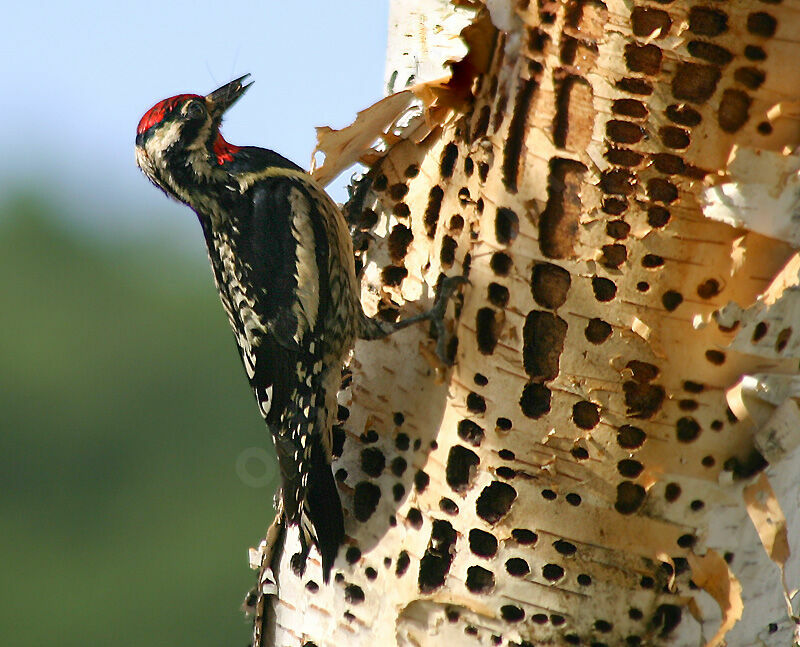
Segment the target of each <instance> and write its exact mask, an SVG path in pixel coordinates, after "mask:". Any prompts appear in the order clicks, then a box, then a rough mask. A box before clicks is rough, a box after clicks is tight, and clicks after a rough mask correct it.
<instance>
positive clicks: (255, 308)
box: [136, 75, 461, 582]
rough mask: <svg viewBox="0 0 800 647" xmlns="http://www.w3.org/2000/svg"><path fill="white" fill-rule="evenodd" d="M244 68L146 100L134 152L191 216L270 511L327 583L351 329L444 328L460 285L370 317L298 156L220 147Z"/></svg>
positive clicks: (350, 261)
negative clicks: (313, 553) (231, 343)
mask: <svg viewBox="0 0 800 647" xmlns="http://www.w3.org/2000/svg"><path fill="white" fill-rule="evenodd" d="M248 76H249V75H245V76H243V77H241V78H238V79H236V80H234V81H232V82H230V83H228V84H226V85H223V86H222V87H221V88H219V89H217V90H215V91H214V92H212V93H211V94H208V95H206V96H201V95H198V94H179V95H177V96H174V97H170V98H169V99H165V100H163V101H160V102H158V103H157V104H155V105H154V106H153V107H152V108H151V109H150V110H148V111H147V112H146V113H145V115H144V116H143V117H142V119H141V121H140V122H139V126H138V128H137V131H136V161H137V164H138V165H139V167H140V168H141V169H142V171H143V172H144V173H145V175H146V176H147V177H148V178H149V179H150V180H151V181H152V182H153V184H155V185H156V186H157V187H158V188H160V189H161V190H162V191H164V193H166V194H167V195H168V196H170V197H172V198H174V199H176V200H178V201H180V202H182V203H184V204H186V205H188V206H189V207H191V209H192V210H194V212H195V213H196V214H197V217H198V220H199V221H200V225H201V227H202V230H203V234H204V236H205V242H206V247H207V251H208V257H209V260H210V262H211V267H212V271H213V275H214V280H215V282H216V286H217V290H218V292H219V296H220V299H221V301H222V305H223V307H224V309H225V312H226V313H227V315H228V319H229V321H230V324H231V327H232V329H233V333H234V336H235V339H236V344H237V346H238V349H239V353H240V356H241V359H242V363H243V365H244V369H245V371H246V373H247V377H248V380H249V382H250V386H251V388H252V390H253V392H254V393H255V396H256V400H257V403H258V407H259V410H260V412H261V415H262V416H263V417H264V420H265V421H266V424H267V427H268V429H269V431H270V433H271V435H272V438H273V441H274V443H275V449H276V454H277V458H278V466H279V470H280V475H281V490H280V493H279V495H278V496H277V497H276V501H277V508H278V515H279V517H281V518H282V522H283V523H284V524H286V525H298V526H299V527H300V541H301V546H302V552H301V554H300V558H301V564H303V565H304V564H305V561H306V558H307V556H308V553H309V549H310V547H311V546H312V545H315V546H317V549H318V550H319V553H320V556H321V558H322V569H323V578H324V580H325V582H327V581H328V580H329V577H330V571H331V568H332V566H333V562H334V560H335V558H336V554H337V552H338V549H339V546H340V545H341V543H342V540H343V538H344V520H343V514H342V506H341V501H340V499H339V493H338V491H337V489H336V483H335V481H334V478H333V474H332V471H331V467H330V461H331V429H332V427H333V424H334V422H335V417H336V412H337V409H338V407H337V403H336V394H337V391H338V388H339V385H340V379H341V369H342V366H343V363H344V362H345V360H346V357H347V355H348V353H349V352H350V351H351V350H352V348H353V345H354V343H355V340H356V339H357V338H361V339H378V338H381V337H385V336H386V335H389V334H391V333H392V332H394V331H395V330H399V329H400V328H405V327H406V326H408V325H411V324H413V323H416V322H418V321H421V320H430V321H432V322H434V323H435V324H438V326H439V327H440V328H441V318H442V316H443V314H444V308H445V307H446V302H447V299H449V297H450V295H451V294H452V293H453V291H454V290H455V288H457V287H458V285H460V282H461V281H460V280H456V281H454V282H453V281H451V282H450V283H448V284H447V286H446V287H445V289H444V290H441V291H440V294H439V295H437V301H436V305H435V306H434V308H432V309H431V310H430V311H428V312H426V313H422V314H421V315H417V316H414V317H410V318H408V319H405V320H402V321H399V322H397V323H393V324H392V323H387V322H384V321H379V320H377V319H372V318H369V317H367V316H366V314H365V313H364V311H363V309H362V306H361V302H360V300H359V286H358V282H357V280H356V273H355V267H354V255H353V246H352V241H351V239H350V235H349V230H348V226H347V224H346V221H345V218H344V216H343V215H342V212H341V211H340V210H339V208H338V207H337V205H336V204H335V203H334V202H333V200H332V199H331V198H330V197H329V196H328V195H327V194H326V193H325V191H324V190H323V189H322V187H320V186H319V185H318V184H317V183H316V182H315V181H314V180H313V179H312V178H311V176H310V175H309V174H308V173H306V172H305V171H304V170H303V169H302V168H300V167H299V166H298V165H296V164H294V163H293V162H290V161H289V160H287V159H286V158H284V157H282V156H281V155H279V154H278V153H275V152H274V151H271V150H267V149H264V148H257V147H254V146H234V145H233V144H229V143H228V142H227V141H225V139H224V138H223V137H222V134H221V133H220V125H221V122H222V116H223V114H224V113H225V112H226V111H227V110H228V109H229V108H230V107H231V106H232V105H233V104H234V103H235V102H236V101H237V100H238V99H239V98H240V97H241V96H242V95H243V94H244V93H245V91H246V90H247V88H249V87H250V85H252V83H248V84H245V83H244V81H245V79H247V77H248ZM457 278H458V279H460V277H457ZM442 339H444V335H443V334H441V335H440V341H441V340H442Z"/></svg>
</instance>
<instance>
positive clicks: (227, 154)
mask: <svg viewBox="0 0 800 647" xmlns="http://www.w3.org/2000/svg"><path fill="white" fill-rule="evenodd" d="M238 150H239V146H234V145H233V144H229V143H228V142H226V141H225V140H224V139H223V138H222V134H221V133H217V138H216V139H215V140H214V155H215V156H216V158H217V164H224V163H225V162H231V161H233V155H234V153H235V152H236V151H238Z"/></svg>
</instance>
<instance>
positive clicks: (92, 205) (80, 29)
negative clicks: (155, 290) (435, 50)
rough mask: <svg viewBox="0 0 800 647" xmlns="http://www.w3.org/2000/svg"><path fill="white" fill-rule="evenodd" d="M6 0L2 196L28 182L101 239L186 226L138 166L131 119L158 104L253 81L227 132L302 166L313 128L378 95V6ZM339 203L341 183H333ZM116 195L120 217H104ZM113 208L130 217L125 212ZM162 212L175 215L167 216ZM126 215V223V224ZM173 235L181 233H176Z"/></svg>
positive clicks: (188, 219)
mask: <svg viewBox="0 0 800 647" xmlns="http://www.w3.org/2000/svg"><path fill="white" fill-rule="evenodd" d="M222 7H223V4H222V3H220V2H208V1H204V2H188V1H173V2H154V1H152V0H140V1H139V2H136V3H98V2H86V1H82V2H81V1H78V2H69V3H56V2H36V1H27V2H13V3H7V4H6V6H5V7H4V12H3V13H4V23H5V29H4V34H3V36H4V37H3V39H2V40H0V60H2V61H3V65H2V68H0V69H2V82H3V84H4V89H3V91H2V92H1V93H0V142H2V149H3V151H4V154H3V155H1V156H0V195H5V194H6V193H7V192H8V191H9V189H13V187H15V186H18V185H20V184H24V183H25V182H26V181H29V183H33V182H35V183H36V184H37V185H39V184H43V185H46V186H47V187H48V192H49V193H50V194H55V195H56V197H57V198H59V197H63V198H65V199H66V200H67V202H68V203H74V204H78V205H83V206H84V209H83V213H84V214H85V215H84V216H83V217H82V218H81V220H83V224H84V225H88V227H90V228H91V229H93V230H96V231H98V232H101V233H105V234H110V235H119V234H120V233H122V232H126V231H127V232H137V231H138V232H141V231H146V230H147V229H149V228H150V227H152V226H154V225H155V226H157V227H161V226H163V222H160V221H161V220H162V219H163V218H164V217H165V216H166V217H167V218H171V217H172V215H174V217H175V219H176V224H174V225H173V224H171V225H170V226H169V227H168V228H169V229H170V230H172V231H173V232H177V231H185V227H195V223H194V222H193V217H192V216H191V214H190V213H189V212H188V210H187V209H186V208H185V207H182V206H180V205H177V204H175V205H171V204H170V203H169V202H168V201H167V199H166V198H165V197H164V196H163V195H160V194H159V193H158V192H157V191H155V190H154V189H153V187H151V186H150V185H149V183H147V182H146V180H144V178H143V176H141V174H140V173H139V171H138V169H137V168H136V166H135V163H134V158H133V140H134V135H135V130H136V124H137V123H138V121H139V118H140V117H141V116H142V114H143V113H144V112H145V111H146V110H147V109H148V108H149V107H150V106H151V105H153V104H154V103H155V102H156V101H158V100H160V99H163V98H165V97H167V96H171V95H173V94H179V93H182V92H197V93H201V94H205V93H207V92H209V91H211V90H213V89H214V88H216V87H217V86H218V85H222V84H223V83H225V82H227V81H229V80H231V79H233V78H235V77H237V76H240V75H241V74H244V73H246V72H249V73H251V74H252V78H253V80H254V81H255V85H253V87H252V88H251V89H250V91H249V92H248V93H247V96H246V97H245V98H244V99H243V100H242V101H241V102H239V103H238V104H237V105H236V107H235V108H234V109H233V110H232V111H231V113H230V115H229V116H228V119H227V121H226V124H225V126H224V128H223V132H224V134H225V137H226V139H228V140H229V141H230V142H232V143H234V144H246V145H258V146H264V147H266V148H273V149H275V150H277V151H279V152H281V153H282V154H284V155H286V156H287V157H289V158H291V159H293V160H294V161H295V162H297V163H298V164H300V165H301V166H303V167H306V168H307V167H308V164H309V160H310V156H311V151H312V150H313V148H314V143H315V132H314V126H319V125H331V126H333V127H342V126H344V125H347V124H348V123H350V121H351V120H352V119H353V117H354V116H355V113H356V112H357V111H358V110H360V109H362V108H364V107H366V106H368V105H370V104H371V103H372V102H374V101H375V100H377V99H379V98H380V97H381V96H382V90H383V70H384V53H385V48H386V30H387V22H388V2H384V1H380V0H347V1H346V2H336V3H332V2H329V1H327V2H326V1H322V0H310V1H307V2H304V3H292V2H282V1H278V0H267V1H264V2H235V3H230V5H229V8H225V9H222ZM329 190H330V191H331V193H332V195H333V196H334V197H335V198H336V199H338V200H342V199H343V197H344V196H345V191H344V188H343V184H342V183H341V182H339V183H338V185H332V186H331V187H329ZM119 201H124V203H125V204H127V205H131V206H132V207H133V208H128V209H127V211H128V212H129V213H130V222H128V221H125V222H119V221H117V222H109V221H108V218H107V217H104V216H105V214H106V213H107V212H108V211H110V210H111V209H110V207H111V206H112V205H114V206H115V205H116V204H117V203H118V202H119ZM122 211H123V212H124V211H126V210H125V209H122ZM170 214H172V215H170ZM127 217H128V216H125V218H127ZM173 227H177V229H174V228H173Z"/></svg>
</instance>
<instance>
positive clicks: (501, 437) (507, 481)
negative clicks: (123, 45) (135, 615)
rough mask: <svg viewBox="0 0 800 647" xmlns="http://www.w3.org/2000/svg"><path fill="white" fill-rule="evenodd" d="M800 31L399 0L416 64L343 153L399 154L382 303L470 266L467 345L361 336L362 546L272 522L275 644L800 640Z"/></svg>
mask: <svg viewBox="0 0 800 647" xmlns="http://www.w3.org/2000/svg"><path fill="white" fill-rule="evenodd" d="M798 33H800V2H798V1H797V0H783V2H781V1H780V0H770V1H767V0H763V1H760V2H757V1H755V0H752V1H750V0H747V1H746V0H739V1H737V2H722V1H714V0H707V1H705V2H703V1H702V0H698V1H697V2H688V1H684V0H674V1H672V0H653V1H651V2H640V1H638V0H637V1H636V2H631V1H628V2H624V1H622V0H608V1H607V2H605V3H603V2H600V1H599V0H562V1H560V2H556V1H550V0H538V2H534V1H530V2H529V1H526V0H516V1H515V0H486V4H485V5H484V4H481V3H479V2H477V1H472V2H468V1H466V0H464V1H460V2H458V1H456V2H453V3H452V4H451V3H449V2H446V1H445V0H425V1H424V2H419V1H414V2H412V1H411V0H394V1H393V3H392V15H391V26H390V47H389V49H390V51H389V70H388V73H387V86H388V90H389V91H398V90H403V88H405V87H407V86H413V88H412V91H413V93H410V92H407V91H406V92H402V93H401V94H397V95H393V96H392V97H389V98H387V99H385V100H384V101H383V102H381V103H379V104H377V106H375V107H374V108H372V109H370V110H368V111H365V112H364V113H361V114H360V116H359V120H358V121H357V122H356V124H355V125H354V126H353V127H352V128H351V129H348V130H347V131H346V132H339V133H335V132H333V131H329V130H323V131H321V133H320V143H321V148H322V150H323V151H324V152H325V153H326V155H327V158H326V162H325V164H324V165H323V166H322V167H321V169H317V173H318V176H319V177H320V179H321V180H322V181H324V179H325V178H326V177H327V176H329V175H330V173H331V172H332V170H331V167H332V166H335V163H336V160H337V159H338V160H339V161H340V162H341V163H342V164H344V163H346V162H350V161H352V160H354V159H356V158H360V159H362V160H363V161H366V162H367V163H368V164H369V166H370V171H369V174H368V177H369V182H367V183H363V184H362V185H361V186H360V192H359V193H358V195H356V196H355V198H354V200H353V201H351V202H352V204H351V205H350V214H351V216H352V218H353V221H354V224H355V225H356V228H357V229H360V230H362V235H361V236H360V237H359V240H360V241H361V242H362V243H363V244H362V245H361V251H362V254H361V260H362V262H363V264H364V274H363V276H364V279H363V300H364V302H365V304H367V305H369V306H370V307H371V308H372V309H373V311H376V312H378V313H379V314H380V315H381V316H389V317H392V316H395V315H397V313H398V312H400V311H402V312H403V313H404V314H409V313H413V312H415V311H419V310H420V309H421V308H422V307H425V306H427V305H429V304H430V301H431V295H432V293H433V286H435V284H436V282H437V280H438V279H439V277H440V275H441V274H447V275H457V274H460V275H463V276H466V277H468V278H469V280H470V284H469V285H468V286H467V287H466V289H465V290H464V293H463V295H462V298H461V300H460V301H458V302H457V303H456V304H455V307H454V308H451V311H450V315H449V321H450V323H451V326H452V331H453V333H454V335H455V337H456V338H457V341H458V344H457V349H456V348H455V347H454V346H451V349H450V350H451V351H453V352H454V356H455V365H454V367H453V368H452V369H446V367H442V366H440V365H437V362H436V361H435V355H434V353H433V352H432V348H433V344H434V342H433V340H431V339H429V336H428V333H429V331H428V330H423V329H415V330H407V331H404V332H402V333H399V334H397V335H395V336H392V337H391V338H389V339H387V340H385V341H382V342H371V343H359V344H358V346H357V347H356V350H355V353H354V357H353V360H352V363H351V367H350V368H351V371H352V379H351V380H350V379H348V380H346V386H345V388H344V390H343V391H342V393H341V394H340V402H341V404H342V406H341V407H340V414H341V418H342V425H341V430H340V432H339V433H338V435H337V438H338V442H337V443H336V444H337V447H336V451H337V453H338V454H339V456H340V457H339V458H338V459H337V460H336V461H335V464H334V471H335V473H336V476H337V481H338V483H339V488H340V492H341V495H342V500H343V504H344V507H345V515H346V532H347V544H346V545H345V546H344V547H343V548H342V550H341V552H340V554H339V558H338V560H337V562H336V567H335V569H334V573H335V578H334V579H333V580H332V582H331V584H330V585H329V586H325V585H324V584H323V583H322V579H321V572H320V566H319V563H318V558H317V561H314V555H315V553H314V552H313V551H312V559H311V560H310V562H309V566H308V568H307V570H306V572H305V573H304V574H303V575H302V576H300V575H298V574H297V573H295V572H293V571H292V569H291V567H290V557H291V555H292V554H293V553H295V552H297V550H298V540H297V533H296V531H295V530H290V532H289V533H288V535H287V537H286V540H285V543H284V544H283V545H282V546H278V547H277V554H276V560H275V562H274V563H275V564H276V567H275V571H274V573H272V572H270V571H268V570H266V567H267V566H268V565H267V564H266V563H263V564H262V563H261V559H262V557H263V555H264V553H265V544H262V546H261V549H260V550H258V551H255V552H254V561H255V566H256V567H258V566H259V565H261V574H260V582H261V583H262V585H261V588H260V593H258V594H257V595H256V596H254V597H253V599H252V600H251V602H252V603H253V605H254V607H255V610H256V615H257V618H256V625H257V627H258V629H257V633H258V634H259V635H258V637H257V641H258V642H259V643H260V644H263V645H279V646H281V647H283V646H289V645H291V646H294V645H312V644H313V645H318V646H320V647H322V646H323V645H336V646H339V647H340V646H341V645H349V646H352V647H355V645H372V646H374V645H381V646H384V645H388V646H394V645H398V646H411V645H415V646H420V645H444V644H450V645H526V646H530V645H593V646H595V647H600V646H604V645H605V646H626V647H636V646H637V645H686V646H689V645H692V646H696V645H703V644H709V645H722V644H728V645H736V646H749V645H753V646H755V645H791V644H792V643H793V641H795V640H797V635H798V634H797V617H796V613H797V612H796V610H795V611H793V610H792V607H791V595H792V590H793V589H794V588H796V587H797V586H798V583H800V561H798V559H797V557H796V556H795V555H790V550H789V547H790V544H791V545H793V547H795V548H796V546H797V544H798V537H800V513H799V512H798V511H799V510H800V506H798V492H800V449H798V448H797V446H798V445H799V444H800V410H798V388H797V385H798V382H797V378H796V376H797V373H798V357H800V342H798V334H799V333H800V319H798V318H797V316H798V312H800V307H799V306H798V283H799V282H800V280H799V279H798V269H799V268H800V259H798V256H797V255H796V253H795V251H794V250H795V249H796V248H797V247H798V246H800V245H798V242H799V241H800V230H798V227H797V226H796V223H795V221H794V219H793V216H794V213H795V212H796V209H797V207H798V199H797V195H798V186H800V185H799V184H798V169H800V157H798V156H797V155H796V154H795V152H794V149H795V147H796V145H797V142H798V141H799V136H800V132H799V130H800V128H799V127H798V115H800V103H797V102H798V100H800V65H798V64H797V61H798V60H800V45H798V42H797V38H798V36H797V34H798ZM415 96H416V97H418V98H419V99H421V101H422V102H423V108H422V111H421V113H418V114H415V113H414V112H413V110H412V111H411V112H409V111H408V110H407V106H408V105H409V100H410V99H412V98H413V97H415ZM401 114H402V116H400V117H398V115H401ZM376 138H377V139H379V140H380V141H381V142H382V144H383V146H382V147H378V148H375V147H374V146H372V145H373V143H374V141H375V140H376ZM326 168H327V175H326V172H325V171H323V169H326ZM362 201H363V202H362ZM363 232H369V234H370V235H367V236H365V235H363ZM794 328H798V330H794ZM273 579H274V583H275V586H272V584H271V581H272V580H273ZM796 607H797V605H796V603H795V609H796ZM725 641H727V643H726V642H725Z"/></svg>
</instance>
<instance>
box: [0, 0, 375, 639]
mask: <svg viewBox="0 0 800 647" xmlns="http://www.w3.org/2000/svg"><path fill="white" fill-rule="evenodd" d="M387 4H388V3H386V2H376V1H375V0H349V1H348V2H342V3H329V2H323V1H322V0H312V1H311V2H305V3H297V4H295V3H286V2H278V1H277V0H272V1H267V2H260V3H259V2H237V3H232V4H231V5H230V6H231V7H232V8H231V9H226V10H222V11H221V10H220V7H221V6H222V5H221V4H220V3H218V2H210V1H206V2H185V1H184V2H179V1H176V2H170V3H164V2H158V3H157V2H152V1H146V0H140V1H139V2H137V3H135V4H134V3H130V4H129V5H128V6H123V3H119V4H117V3H110V4H107V5H101V4H98V3H94V2H80V1H76V2H72V3H40V2H36V1H29V2H25V3H10V4H7V5H6V6H5V7H4V22H5V25H6V27H5V29H4V37H3V39H2V41H0V60H2V61H3V62H2V63H1V64H0V65H1V66H2V82H3V85H4V88H3V91H2V93H0V150H2V152H3V154H2V155H0V557H1V558H2V563H3V568H2V575H0V636H2V640H0V642H2V644H3V645H9V646H14V647H22V646H34V645H35V646H37V647H39V646H41V645H43V644H50V643H52V644H58V645H59V646H61V647H71V646H73V645H74V646H78V645H80V646H85V645H87V644H101V645H104V644H112V643H113V644H114V645H115V646H116V647H123V646H128V645H131V646H133V645H136V646H141V645H189V644H191V645H194V646H202V645H214V646H218V645H223V644H224V645H242V646H244V645H246V644H247V641H248V636H249V626H248V624H247V623H246V621H245V620H244V617H243V615H242V612H241V611H240V606H241V602H242V600H243V599H244V595H245V593H246V591H247V590H248V589H249V588H250V587H251V586H252V584H253V582H254V577H255V576H254V574H253V572H251V571H250V570H249V569H248V566H247V549H248V547H249V546H253V545H256V544H257V543H258V541H259V539H260V537H261V536H262V535H263V533H264V531H265V529H266V527H267V525H268V523H269V522H270V521H271V519H272V514H273V512H272V507H271V500H272V494H273V492H274V489H275V485H276V482H277V481H276V476H275V474H274V466H273V463H272V443H271V441H269V439H268V437H267V432H266V430H265V428H264V427H263V424H262V422H261V419H260V416H259V415H258V413H257V407H256V405H255V403H254V401H253V400H252V397H251V395H250V392H249V389H248V386H247V383H246V380H245V377H244V373H243V370H242V368H241V365H240V363H239V359H238V357H237V353H236V350H235V346H234V342H233V338H232V335H231V332H230V331H229V329H228V323H227V320H226V318H225V316H224V314H223V312H222V308H221V306H220V304H219V302H218V298H217V295H216V292H215V289H214V286H213V283H212V279H211V273H210V269H209V268H208V267H207V260H206V256H205V250H204V247H203V240H202V236H201V233H200V228H199V226H198V224H197V222H196V220H195V217H194V215H193V214H192V213H191V211H189V210H188V209H187V208H186V207H183V206H181V205H178V204H176V203H172V202H170V201H169V200H168V199H167V198H166V197H165V196H164V195H162V194H161V193H160V192H158V191H157V190H156V189H154V188H153V187H152V186H151V185H150V184H149V183H148V182H147V181H146V180H145V179H144V177H143V176H142V175H141V174H140V172H139V171H138V169H137V168H136V166H135V163H134V158H133V140H134V136H135V129H136V124H137V123H138V121H139V119H140V117H141V116H142V114H143V113H144V112H145V111H146V110H147V109H149V108H150V107H151V106H152V105H153V104H154V103H155V102H156V101H158V100H160V99H163V98H165V97H167V96H171V95H174V94H178V93H183V92H195V93H201V94H205V93H207V92H209V91H211V90H213V89H215V88H216V87H217V86H219V85H222V84H223V83H225V82H227V81H229V80H231V79H233V78H235V77H237V76H239V75H241V74H244V73H245V72H249V73H251V74H252V75H253V80H254V81H255V85H254V86H253V87H252V88H251V90H250V91H249V92H248V94H247V96H246V98H245V99H244V100H243V101H241V102H239V103H238V104H237V106H236V108H235V109H234V110H232V111H231V113H230V114H229V115H228V120H227V122H226V124H225V127H224V133H225V137H226V139H228V140H229V141H230V142H232V143H234V144H247V145H259V146H264V147H268V148H273V149H275V150H278V151H280V152H281V153H283V154H284V155H286V156H287V157H289V158H291V159H293V160H294V161H296V162H297V163H299V164H300V165H302V166H304V167H308V165H309V161H310V158H311V152H312V150H313V147H314V143H315V133H314V126H319V125H331V126H333V127H342V126H345V125H347V124H348V123H350V122H351V121H352V119H353V118H354V116H355V113H356V112H357V111H358V110H360V109H363V108H365V107H367V106H368V105H370V104H371V103H372V102H374V101H375V100H377V99H379V98H380V97H381V95H382V88H383V68H384V52H385V46H386V29H387V21H388V8H387ZM345 184H346V178H340V180H338V181H337V182H336V183H335V184H334V185H332V186H331V187H329V190H330V191H331V193H332V195H333V196H334V198H335V199H337V200H339V201H342V200H343V199H344V198H345V196H346V191H345V189H344V186H345Z"/></svg>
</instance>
